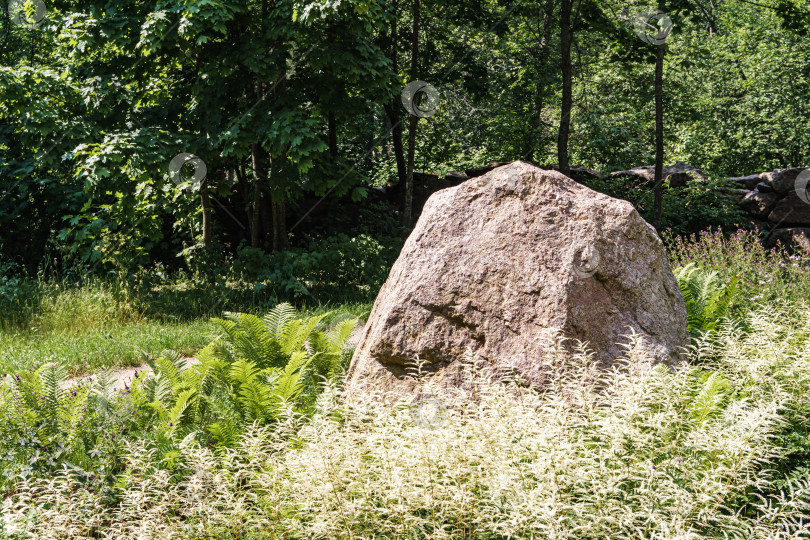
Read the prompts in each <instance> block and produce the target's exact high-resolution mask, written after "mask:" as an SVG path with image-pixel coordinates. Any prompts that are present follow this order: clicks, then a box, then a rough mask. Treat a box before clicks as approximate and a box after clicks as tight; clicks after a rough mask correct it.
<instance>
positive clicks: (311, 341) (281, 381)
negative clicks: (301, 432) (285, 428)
mask: <svg viewBox="0 0 810 540" xmlns="http://www.w3.org/2000/svg"><path fill="white" fill-rule="evenodd" d="M328 315H329V314H328V313H325V314H322V315H318V316H314V317H307V318H297V314H296V311H295V309H294V308H293V307H292V306H290V305H289V304H280V305H278V306H276V307H275V308H274V309H273V310H272V311H271V312H270V313H268V314H267V315H266V316H264V317H262V318H259V317H256V316H255V315H251V314H245V313H227V314H226V315H225V318H224V319H213V322H214V323H215V324H216V325H217V326H218V328H219V330H220V335H219V336H218V337H217V338H216V339H215V340H214V341H212V342H211V343H209V344H208V346H206V347H205V348H203V349H202V350H201V351H199V352H198V353H197V360H199V364H196V365H193V366H190V367H188V368H186V366H185V365H184V364H185V363H184V362H183V360H182V358H181V356H180V355H179V354H177V353H164V354H162V355H161V356H160V357H159V358H157V359H156V360H154V362H152V364H151V365H152V366H153V369H154V371H155V376H154V378H153V379H152V380H150V381H149V382H144V383H141V384H140V385H139V388H138V389H137V390H136V394H137V396H138V399H139V400H140V401H141V402H146V403H147V404H148V405H149V407H150V408H151V409H152V410H153V411H155V413H156V414H157V415H158V416H159V417H160V418H162V419H164V420H165V421H166V422H167V423H171V424H172V431H173V432H174V433H175V435H181V434H183V435H184V436H185V435H189V434H192V433H194V434H195V436H197V437H202V438H203V439H206V438H209V439H210V438H211V437H213V440H211V441H210V442H216V443H218V444H223V445H230V444H233V443H234V442H235V441H237V440H238V435H239V434H240V433H241V431H242V430H243V428H244V427H245V426H247V425H249V424H253V423H254V422H259V423H266V422H271V421H273V419H274V418H276V417H277V416H278V415H279V414H280V413H281V412H282V410H285V409H286V408H288V407H289V406H290V405H292V406H293V407H296V406H297V407H303V406H304V403H305V402H307V403H309V402H310V401H311V400H312V399H314V398H313V396H314V395H315V394H316V393H317V392H318V391H319V390H320V387H319V386H318V384H317V383H316V380H315V378H314V377H315V376H318V375H323V374H329V375H332V374H334V373H335V372H336V371H337V368H338V365H339V360H340V358H341V353H342V351H343V346H344V344H345V342H346V340H347V339H348V337H349V335H350V334H351V333H352V331H353V330H354V327H355V326H356V324H357V320H356V319H347V320H341V321H340V322H339V323H338V324H337V325H336V327H335V328H334V329H333V330H332V331H330V332H324V331H323V326H324V319H325V318H326V317H327V316H328ZM313 365H314V366H316V368H315V370H314V371H313V370H312V369H311V366H313ZM308 400H310V401H308ZM200 442H205V440H202V441H200Z"/></svg>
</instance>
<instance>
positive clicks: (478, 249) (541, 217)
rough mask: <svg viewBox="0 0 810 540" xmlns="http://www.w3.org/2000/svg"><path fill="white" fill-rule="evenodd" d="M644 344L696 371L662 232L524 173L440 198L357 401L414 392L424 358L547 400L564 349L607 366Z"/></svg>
mask: <svg viewBox="0 0 810 540" xmlns="http://www.w3.org/2000/svg"><path fill="white" fill-rule="evenodd" d="M632 333H636V334H643V335H644V338H643V339H642V343H643V346H644V347H645V348H646V349H647V350H648V351H649V353H650V354H652V355H653V356H654V358H655V359H656V360H657V361H661V362H666V363H676V362H678V361H680V360H682V359H683V357H682V354H683V347H685V346H686V345H687V344H688V341H689V337H688V334H687V325H686V307H685V305H684V301H683V298H682V296H681V293H680V291H679V289H678V285H677V282H676V280H675V278H674V276H673V275H672V271H671V270H670V267H669V263H668V262H667V259H666V256H665V254H664V247H663V245H662V242H661V240H660V239H659V237H658V235H657V234H656V232H655V230H654V229H653V228H652V226H650V225H649V224H647V222H645V221H644V219H642V218H641V216H640V215H639V214H638V213H637V212H636V211H635V209H633V207H632V205H631V204H630V203H629V202H626V201H621V200H617V199H613V198H611V197H608V196H606V195H602V194H599V193H597V192H595V191H593V190H591V189H588V188H586V187H585V186H582V185H580V184H578V183H576V182H575V181H573V180H572V179H570V178H568V177H567V176H564V175H563V174H561V173H558V172H555V171H547V170H541V169H538V168H537V167H534V166H533V165H531V164H528V163H525V162H519V161H518V162H514V163H511V164H508V165H505V166H501V167H498V168H496V169H494V170H492V171H491V172H489V173H487V174H485V175H483V176H480V177H477V178H472V179H470V180H468V181H466V182H464V183H462V184H460V185H459V186H456V187H453V188H448V189H444V190H441V191H439V192H437V193H435V194H433V195H432V196H431V197H430V199H429V200H428V201H427V204H426V205H425V208H424V211H423V213H422V215H421V217H420V218H419V221H418V223H417V225H416V227H415V229H414V231H413V232H412V233H411V235H410V237H409V238H408V240H407V242H406V243H405V246H404V248H403V250H402V253H401V254H400V256H399V258H398V259H397V261H396V263H395V264H394V266H393V268H392V269H391V273H390V274H389V276H388V280H387V281H386V283H385V284H384V285H383V287H382V289H381V291H380V294H379V296H378V297H377V300H376V302H375V303H374V308H373V310H372V312H371V315H370V316H369V320H368V323H367V324H366V327H365V330H364V332H363V335H362V337H361V338H360V342H359V344H358V346H357V349H356V350H355V354H354V357H353V358H352V362H351V365H350V368H349V373H348V379H347V387H348V390H349V392H350V393H351V392H352V391H354V390H357V389H360V388H363V387H371V388H376V389H378V390H383V391H403V390H404V391H407V390H410V389H411V388H412V387H413V386H414V385H415V383H414V380H413V378H412V377H408V376H407V375H408V374H410V373H411V372H412V369H413V366H414V365H415V361H416V359H417V358H418V359H419V360H420V362H421V363H422V364H423V372H424V371H427V372H428V373H432V374H434V375H438V376H441V377H442V380H443V381H448V382H447V384H455V383H457V382H459V380H458V378H459V376H460V367H461V364H462V361H463V360H462V359H463V358H464V355H465V353H466V352H467V351H468V350H471V351H472V352H473V353H475V355H476V356H477V357H478V359H479V361H480V362H482V363H483V364H484V365H485V366H488V367H490V368H494V369H493V371H492V372H494V373H500V372H503V373H510V374H511V376H512V377H514V376H516V375H517V376H518V377H519V379H520V380H521V381H522V382H524V383H527V384H530V385H532V386H542V385H543V384H544V382H545V381H547V380H548V379H547V377H548V370H549V369H550V367H549V363H548V361H545V360H544V359H546V360H547V359H548V357H549V355H550V351H551V349H550V346H551V343H552V342H553V338H554V337H555V336H565V337H566V338H568V339H569V341H567V342H566V344H567V346H568V347H573V346H574V344H575V340H581V341H583V342H588V346H589V348H590V349H591V350H592V351H593V352H594V353H595V356H594V358H593V361H594V362H599V363H601V364H604V365H606V366H607V365H610V364H611V363H613V362H614V361H615V360H616V359H617V358H620V357H622V356H623V354H624V352H625V350H626V349H625V347H624V346H623V344H626V343H628V341H629V338H628V337H627V336H628V335H630V334H632ZM569 350H571V349H569ZM557 356H559V355H556V356H555V358H556V357H557ZM560 361H561V362H564V361H565V360H564V359H562V360H560ZM563 368H564V366H563Z"/></svg>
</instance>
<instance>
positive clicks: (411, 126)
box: [402, 0, 419, 227]
mask: <svg viewBox="0 0 810 540" xmlns="http://www.w3.org/2000/svg"><path fill="white" fill-rule="evenodd" d="M418 69H419V0H413V34H412V36H411V80H412V81H415V80H417V79H418V74H417V71H418ZM412 99H416V96H412ZM418 126H419V117H418V116H416V115H414V114H413V113H411V115H410V121H409V122H408V174H407V176H406V178H405V204H404V206H403V209H402V224H403V225H404V226H405V227H410V226H411V222H412V221H413V165H414V159H415V157H416V129H417V127H418Z"/></svg>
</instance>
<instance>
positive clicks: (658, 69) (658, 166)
mask: <svg viewBox="0 0 810 540" xmlns="http://www.w3.org/2000/svg"><path fill="white" fill-rule="evenodd" d="M665 47H666V44H665V43H661V44H660V45H658V50H657V51H656V52H657V54H656V58H655V187H654V190H655V201H654V203H653V226H654V227H655V228H656V229H657V230H659V231H660V230H661V210H662V205H663V200H664V50H665Z"/></svg>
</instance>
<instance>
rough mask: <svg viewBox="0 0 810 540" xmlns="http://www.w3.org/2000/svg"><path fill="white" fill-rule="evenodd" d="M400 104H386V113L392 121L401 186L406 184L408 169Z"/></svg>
mask: <svg viewBox="0 0 810 540" xmlns="http://www.w3.org/2000/svg"><path fill="white" fill-rule="evenodd" d="M398 106H399V105H398V104H397V102H396V101H392V102H391V103H390V104H388V105H386V106H385V114H386V115H387V116H388V121H389V122H390V123H391V139H392V141H393V144H394V161H395V162H396V164H397V183H398V184H399V185H400V187H402V186H404V185H405V179H406V177H407V176H408V169H407V166H406V164H405V148H404V147H403V145H402V120H400V115H399V109H398V108H397V107H398Z"/></svg>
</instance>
